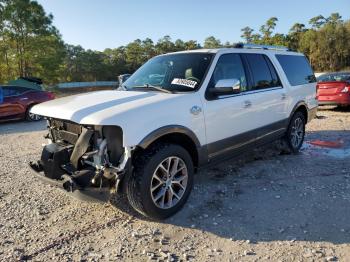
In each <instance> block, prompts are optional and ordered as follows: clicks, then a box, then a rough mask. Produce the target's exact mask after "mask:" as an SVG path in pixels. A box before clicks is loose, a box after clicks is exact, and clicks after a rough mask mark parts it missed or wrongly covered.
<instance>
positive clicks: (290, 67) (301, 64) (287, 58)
mask: <svg viewBox="0 0 350 262" xmlns="http://www.w3.org/2000/svg"><path fill="white" fill-rule="evenodd" d="M276 58H277V60H278V62H279V63H280V64H281V66H282V69H283V71H284V73H285V74H286V76H287V78H288V81H289V83H290V84H291V85H292V86H297V85H305V84H309V83H314V82H316V77H315V75H314V72H313V71H312V69H311V66H310V64H309V62H308V61H307V59H306V57H305V56H300V55H299V56H296V55H276Z"/></svg>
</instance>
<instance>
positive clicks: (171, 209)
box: [127, 144, 193, 219]
mask: <svg viewBox="0 0 350 262" xmlns="http://www.w3.org/2000/svg"><path fill="white" fill-rule="evenodd" d="M192 185H193V162H192V158H191V156H190V154H189V153H188V152H187V150H186V149H184V148H183V147H181V146H179V145H175V144H156V145H154V146H152V147H151V148H150V149H147V150H145V152H143V153H142V154H141V155H139V156H138V157H136V158H135V161H134V172H133V173H132V175H131V176H130V178H129V180H128V183H127V197H128V200H129V203H130V205H131V206H132V207H133V208H134V209H135V210H136V211H138V212H139V213H141V214H143V215H145V216H147V217H151V218H155V219H164V218H167V217H169V216H171V215H173V214H175V213H176V212H177V211H179V210H180V209H181V208H182V206H183V205H184V204H185V202H186V200H187V198H188V196H189V194H190V192H191V189H192Z"/></svg>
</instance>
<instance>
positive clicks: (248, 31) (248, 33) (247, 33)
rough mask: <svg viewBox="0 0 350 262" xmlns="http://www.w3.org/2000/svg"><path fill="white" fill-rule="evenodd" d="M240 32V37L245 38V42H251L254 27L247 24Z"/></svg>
mask: <svg viewBox="0 0 350 262" xmlns="http://www.w3.org/2000/svg"><path fill="white" fill-rule="evenodd" d="M241 32H242V35H241V37H242V38H243V39H244V40H245V42H246V43H252V42H253V32H254V29H252V28H250V27H249V26H246V27H244V28H242V29H241Z"/></svg>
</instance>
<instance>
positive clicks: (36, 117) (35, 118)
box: [26, 106, 43, 121]
mask: <svg viewBox="0 0 350 262" xmlns="http://www.w3.org/2000/svg"><path fill="white" fill-rule="evenodd" d="M32 107H33V106H30V107H29V108H28V109H27V112H26V119H27V120H28V121H40V120H41V119H43V118H42V117H41V116H39V115H36V114H33V113H31V112H30V109H32Z"/></svg>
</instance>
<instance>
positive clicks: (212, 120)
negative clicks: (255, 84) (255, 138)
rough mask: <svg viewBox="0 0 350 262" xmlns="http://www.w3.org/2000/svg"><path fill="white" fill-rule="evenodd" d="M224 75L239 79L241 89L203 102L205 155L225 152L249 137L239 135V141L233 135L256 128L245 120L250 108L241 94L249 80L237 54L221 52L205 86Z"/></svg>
mask: <svg viewBox="0 0 350 262" xmlns="http://www.w3.org/2000/svg"><path fill="white" fill-rule="evenodd" d="M226 79H236V80H239V82H240V90H241V93H240V94H236V95H234V94H232V95H226V96H221V97H214V98H213V99H211V100H209V101H208V100H205V101H204V102H203V107H204V113H205V123H206V136H207V144H208V153H209V157H211V156H213V155H217V154H219V153H222V152H225V151H227V149H228V148H231V147H235V146H236V144H237V143H240V144H245V143H246V142H247V141H249V140H250V139H251V138H250V137H249V136H247V137H246V136H242V137H241V138H239V139H238V140H239V141H237V138H234V137H235V136H237V135H240V134H243V133H246V132H248V131H249V130H253V129H255V128H256V124H255V123H254V122H252V121H249V115H250V114H251V112H252V110H254V108H253V107H251V105H249V104H248V101H247V99H248V96H246V95H244V94H245V92H247V88H248V85H249V83H248V78H247V74H246V71H245V68H244V66H243V61H242V59H241V56H240V55H239V54H224V55H222V56H221V57H220V58H219V60H218V62H217V64H216V66H215V69H214V72H213V75H212V77H211V80H210V82H209V85H208V88H214V87H215V85H216V83H217V82H218V81H219V80H226Z"/></svg>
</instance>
